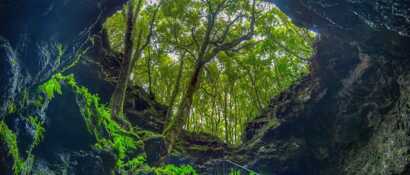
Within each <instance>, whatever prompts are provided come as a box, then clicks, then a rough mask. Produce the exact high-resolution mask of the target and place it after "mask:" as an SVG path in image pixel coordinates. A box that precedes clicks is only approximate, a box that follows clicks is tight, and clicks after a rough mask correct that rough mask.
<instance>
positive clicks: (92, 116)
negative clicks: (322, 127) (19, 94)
mask: <svg viewBox="0 0 410 175" xmlns="http://www.w3.org/2000/svg"><path fill="white" fill-rule="evenodd" d="M54 79H55V80H53V81H54V82H60V81H64V82H65V83H66V84H67V85H68V86H69V87H70V88H71V89H72V90H73V91H74V93H75V94H76V96H77V98H78V99H80V101H82V104H79V108H80V112H81V114H82V116H83V118H84V121H85V123H86V126H87V129H88V131H89V132H90V133H92V134H93V135H94V136H95V138H96V139H97V143H96V145H95V147H96V148H97V149H103V150H113V151H114V152H115V153H116V154H117V156H118V161H117V167H121V166H123V159H125V158H126V156H127V152H128V151H129V150H135V149H138V148H139V147H142V143H141V141H140V139H139V137H138V135H137V134H135V133H134V132H132V131H129V130H126V129H124V128H123V127H121V126H120V125H119V124H118V123H117V122H116V121H115V120H113V119H112V118H111V109H110V108H109V107H108V106H107V105H105V104H102V103H101V101H100V98H99V96H98V95H96V94H92V93H90V92H89V90H88V89H87V88H86V87H83V86H80V85H78V84H77V82H76V80H75V78H74V76H73V75H68V76H63V75H61V74H57V75H55V76H54Z"/></svg>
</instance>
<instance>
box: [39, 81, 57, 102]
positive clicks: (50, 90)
mask: <svg viewBox="0 0 410 175" xmlns="http://www.w3.org/2000/svg"><path fill="white" fill-rule="evenodd" d="M38 89H39V90H40V92H42V93H44V94H45V95H46V96H47V98H48V99H49V100H52V99H53V98H54V95H55V94H56V93H57V94H59V95H61V94H62V92H61V85H60V82H59V81H58V80H57V79H56V78H52V79H50V80H48V81H47V82H45V83H44V84H42V85H40V86H39V88H38Z"/></svg>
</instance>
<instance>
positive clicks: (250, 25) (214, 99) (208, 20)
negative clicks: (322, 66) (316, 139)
mask: <svg viewBox="0 0 410 175" xmlns="http://www.w3.org/2000/svg"><path fill="white" fill-rule="evenodd" d="M136 2H137V1H136ZM138 2H139V1H138ZM207 2H208V3H205V1H191V0H183V1H161V2H159V1H149V2H146V3H145V4H144V3H143V4H139V3H134V4H133V5H135V6H136V8H135V9H137V10H136V12H135V13H137V15H136V16H137V17H135V19H134V20H135V26H133V28H134V29H133V33H134V38H133V41H134V42H135V44H134V45H136V46H135V47H138V48H136V50H137V51H136V52H138V50H140V51H141V52H140V55H137V57H138V58H136V59H137V61H136V63H135V65H133V66H134V67H133V70H132V73H131V74H130V76H129V78H130V80H131V81H132V83H133V84H134V85H136V86H139V87H143V89H145V91H146V92H147V93H149V94H152V95H153V96H154V98H155V101H157V102H159V103H161V104H164V105H166V106H168V107H169V108H170V109H171V110H170V111H171V113H170V116H175V115H177V113H178V109H179V108H180V107H181V103H182V102H186V101H188V102H190V104H189V105H188V106H189V108H188V110H189V111H188V112H187V113H188V117H187V118H186V120H185V123H184V124H183V127H184V129H186V130H189V131H193V132H206V133H210V134H212V135H215V136H218V137H220V138H221V139H222V140H224V141H225V142H226V143H231V144H239V143H241V138H242V133H243V130H244V127H245V125H246V123H247V122H248V121H250V120H252V119H254V118H255V117H257V116H258V115H259V114H260V112H261V111H262V110H263V109H265V108H268V106H269V101H270V99H271V98H272V97H274V96H276V95H278V94H279V93H281V92H283V91H284V90H286V89H288V88H289V87H290V86H291V85H292V84H294V83H296V82H298V80H300V79H301V78H302V77H303V76H305V75H307V74H308V73H309V64H310V61H309V59H310V57H311V56H312V54H313V48H312V45H313V42H314V40H315V33H314V32H311V31H309V30H307V29H304V28H299V27H297V26H296V25H295V24H293V22H292V20H291V19H290V18H289V17H288V16H286V15H285V14H284V13H283V12H281V11H280V10H279V9H278V8H277V7H276V6H275V5H273V4H272V3H269V2H264V1H241V2H237V1H235V2H233V1H232V2H231V1H217V0H215V1H213V0H210V1H207ZM127 9H128V8H127V7H124V9H123V10H120V11H118V12H117V13H116V14H114V15H113V16H111V17H110V18H109V19H108V20H107V21H106V22H105V24H104V31H105V32H104V33H105V34H106V37H107V39H108V41H109V49H110V50H111V51H112V52H115V53H122V52H123V50H124V47H125V42H124V36H125V31H126V27H127V24H128V23H127ZM208 29H210V30H208ZM207 31H209V32H207ZM250 31H252V35H250V36H249V37H248V38H245V39H243V40H242V41H240V43H237V42H236V39H238V38H241V36H242V35H245V34H247V33H250ZM147 37H149V38H147ZM145 41H149V42H148V44H147V45H146V47H144V48H142V47H140V46H141V45H142V44H144V43H145ZM230 42H231V43H230ZM234 42H235V43H234ZM227 43H228V44H229V43H230V44H236V45H234V46H233V47H229V48H223V47H221V46H223V45H224V44H227ZM227 46H228V45H227ZM229 46H230V45H229ZM215 48H217V49H218V48H219V50H217V49H215ZM215 50H217V51H218V53H216V54H214V52H213V51H215ZM203 52H205V56H206V55H207V54H214V55H212V58H209V59H208V60H206V59H204V60H206V63H205V64H204V66H203V67H201V70H200V72H199V75H198V76H197V77H196V78H198V79H199V80H198V81H199V82H198V84H197V87H195V91H194V93H193V96H192V99H191V101H189V100H185V98H186V94H187V89H189V88H190V82H192V81H191V80H192V77H193V74H194V72H195V69H194V68H196V67H197V65H198V64H197V63H198V62H200V61H198V60H201V59H202V58H201V57H202V56H203V54H204V53H203ZM201 54H202V55H201ZM204 60H201V61H204ZM272 117H273V118H274V116H272Z"/></svg>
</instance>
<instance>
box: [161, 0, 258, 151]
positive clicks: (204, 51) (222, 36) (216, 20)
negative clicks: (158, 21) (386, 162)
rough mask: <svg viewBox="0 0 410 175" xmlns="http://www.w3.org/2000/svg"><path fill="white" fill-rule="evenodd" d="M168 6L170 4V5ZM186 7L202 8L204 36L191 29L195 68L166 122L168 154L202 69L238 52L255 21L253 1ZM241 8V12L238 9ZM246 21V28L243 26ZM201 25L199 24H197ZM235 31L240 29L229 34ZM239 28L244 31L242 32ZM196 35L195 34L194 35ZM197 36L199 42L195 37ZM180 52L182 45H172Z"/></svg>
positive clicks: (209, 1)
mask: <svg viewBox="0 0 410 175" xmlns="http://www.w3.org/2000/svg"><path fill="white" fill-rule="evenodd" d="M171 3H172V2H171ZM189 5H193V6H199V7H202V8H205V9H206V10H205V11H204V13H205V15H204V16H206V17H205V19H204V20H200V21H199V22H203V23H204V24H203V25H204V26H205V29H204V31H205V32H204V33H202V32H200V31H197V30H196V29H195V26H192V32H191V38H192V42H193V43H194V44H195V45H196V46H197V47H196V49H195V50H190V51H191V52H192V55H193V57H194V58H195V60H196V61H195V65H194V67H193V71H192V74H191V78H190V80H189V83H188V84H187V88H186V90H185V92H184V95H183V97H182V100H181V102H180V104H179V107H178V109H177V112H176V114H175V116H174V117H173V118H172V120H171V121H170V122H168V124H167V126H166V128H165V130H164V135H165V136H166V138H167V139H168V141H169V149H170V150H172V148H173V145H174V144H175V141H176V138H177V137H178V136H179V135H180V133H181V131H182V129H183V126H184V125H185V123H186V122H187V119H188V117H189V113H190V110H191V105H192V100H193V96H194V93H195V92H196V91H197V89H198V87H199V85H200V82H201V81H200V76H201V74H202V71H203V69H204V66H205V65H206V64H207V63H209V62H210V61H211V60H212V59H214V58H215V57H216V56H217V55H218V54H219V53H221V52H226V51H231V50H235V49H240V48H241V47H243V43H245V42H246V41H248V40H250V39H252V36H253V34H254V27H255V18H256V10H255V6H256V0H253V1H252V2H251V4H248V2H247V1H246V2H243V3H237V2H231V1H229V0H205V1H201V2H192V3H190V4H189ZM241 8H243V9H241ZM234 13H236V14H235V17H234V18H232V19H225V17H224V16H223V15H227V14H230V16H231V15H232V14H234ZM245 20H249V21H250V24H248V25H247V24H246V22H243V21H245ZM200 25H201V24H200ZM235 28H241V29H240V30H238V31H235V32H233V31H232V30H233V29H235ZM243 28H247V29H246V30H244V29H243ZM196 31H197V32H196ZM198 36H200V37H201V39H200V41H198V40H197V37H198ZM176 44H177V45H181V46H180V47H181V48H183V47H184V46H183V45H184V44H185V43H176Z"/></svg>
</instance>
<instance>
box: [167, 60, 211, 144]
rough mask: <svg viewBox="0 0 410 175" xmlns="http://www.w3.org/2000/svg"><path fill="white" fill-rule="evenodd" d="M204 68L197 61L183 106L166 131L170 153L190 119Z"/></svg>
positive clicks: (200, 62)
mask: <svg viewBox="0 0 410 175" xmlns="http://www.w3.org/2000/svg"><path fill="white" fill-rule="evenodd" d="M203 66H204V63H203V62H202V61H200V60H199V61H197V63H196V65H195V69H194V71H193V73H192V76H191V79H190V81H189V85H188V88H187V90H186V91H185V94H184V97H183V98H182V101H181V104H180V105H179V107H178V110H177V113H176V115H175V117H174V118H173V119H172V120H171V122H169V124H168V126H167V127H166V128H165V130H164V135H165V137H166V138H167V139H168V142H169V143H168V144H169V147H168V151H171V150H172V148H173V146H174V145H175V142H176V138H177V137H178V136H179V135H180V133H181V131H182V129H183V127H184V125H185V124H186V121H187V119H188V117H189V112H190V109H191V105H192V100H193V97H194V93H195V92H196V91H197V89H198V86H199V84H200V83H199V82H200V81H199V79H200V75H201V72H202V69H203Z"/></svg>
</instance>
